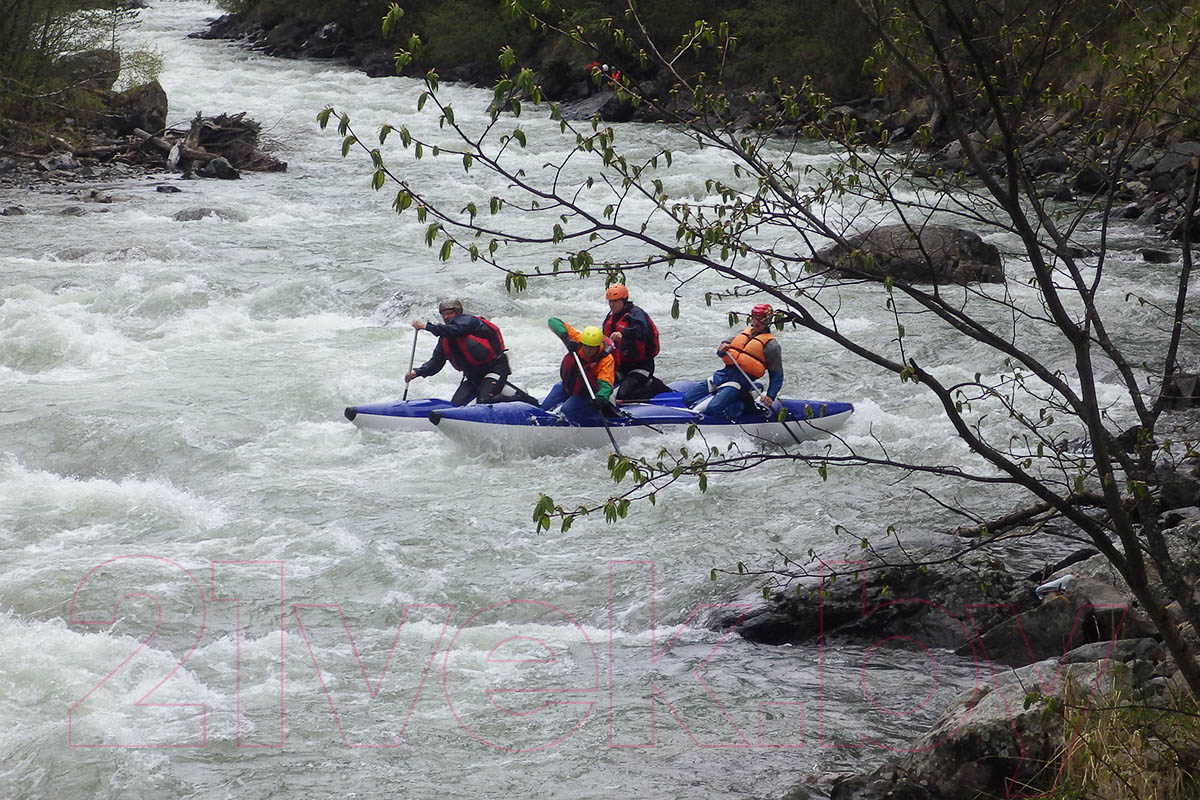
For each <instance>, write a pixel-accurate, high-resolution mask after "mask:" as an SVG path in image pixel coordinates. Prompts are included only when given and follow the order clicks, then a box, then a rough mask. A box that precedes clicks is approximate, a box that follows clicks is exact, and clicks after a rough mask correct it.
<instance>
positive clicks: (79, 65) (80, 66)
mask: <svg viewBox="0 0 1200 800" xmlns="http://www.w3.org/2000/svg"><path fill="white" fill-rule="evenodd" d="M54 71H55V72H57V73H58V74H60V75H62V76H63V77H64V78H66V79H67V80H69V81H70V82H71V83H73V84H86V85H87V86H89V87H91V88H95V89H100V90H101V91H106V92H107V91H109V90H110V89H112V87H113V84H114V83H116V82H117V78H118V77H119V76H120V74H121V54H120V53H119V52H117V51H116V50H105V49H103V48H101V49H96V50H84V51H82V52H79V53H71V54H69V55H65V56H62V57H61V58H59V59H58V60H57V61H55V62H54Z"/></svg>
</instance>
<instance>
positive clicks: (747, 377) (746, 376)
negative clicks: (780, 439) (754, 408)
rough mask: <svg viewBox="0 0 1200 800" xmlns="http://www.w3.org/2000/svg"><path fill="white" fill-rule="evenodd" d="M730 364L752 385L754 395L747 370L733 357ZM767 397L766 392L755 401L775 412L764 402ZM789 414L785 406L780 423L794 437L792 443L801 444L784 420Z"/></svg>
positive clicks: (752, 383)
mask: <svg viewBox="0 0 1200 800" xmlns="http://www.w3.org/2000/svg"><path fill="white" fill-rule="evenodd" d="M729 363H730V364H733V365H734V366H735V367H737V371H738V372H740V373H742V377H743V378H745V379H746V383H748V384H749V385H750V391H751V393H753V392H754V381H752V380H750V376H749V375H747V374H746V370H744V369H742V365H741V364H739V363H738V361H737V359H736V358H734V357H733V356H730V357H729ZM766 396H767V393H766V392H761V393H760V394H759V395H758V397H756V398H754V400H755V402H757V403H758V404H759V405H760V406H762V407H763V408H765V409H767V410H768V411H773V410H774V409H772V408H771V406H770V404H769V403H766V402H764V401H763V398H764V397H766ZM787 413H788V412H787V407H786V406H784V409H783V414H781V415H780V416H779V419H778V422H779V424H780V425H782V426H783V429H784V430H785V431H787V432H788V435H789V436H791V437H792V441H794V442H795V443H796V444H800V437H799V436H797V435H796V432H795V431H793V430H792V429H791V428H789V427H788V424H787V422H785V421H784V419H783V418H784V417H785V416H787Z"/></svg>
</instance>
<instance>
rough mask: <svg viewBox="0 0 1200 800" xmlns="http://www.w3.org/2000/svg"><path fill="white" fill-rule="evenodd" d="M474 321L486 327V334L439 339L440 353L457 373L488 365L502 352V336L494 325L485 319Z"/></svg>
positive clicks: (480, 318) (479, 318)
mask: <svg viewBox="0 0 1200 800" xmlns="http://www.w3.org/2000/svg"><path fill="white" fill-rule="evenodd" d="M476 319H478V320H479V321H480V322H482V323H483V324H484V325H485V326H486V327H487V332H486V333H483V334H482V335H480V334H478V333H472V334H468V335H467V336H443V337H441V346H442V353H443V354H444V355H445V356H446V360H447V361H449V362H450V364H451V366H453V367H454V368H455V369H457V370H458V371H459V372H463V371H465V370H467V369H470V368H471V367H482V366H483V365H484V364H490V363H491V362H493V361H495V360H496V359H497V358H499V357H500V354H501V353H503V352H504V336H503V335H501V333H500V328H499V327H498V326H497V325H496V323H494V322H492V321H491V320H489V319H487V318H485V317H476Z"/></svg>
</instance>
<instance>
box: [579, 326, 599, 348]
mask: <svg viewBox="0 0 1200 800" xmlns="http://www.w3.org/2000/svg"><path fill="white" fill-rule="evenodd" d="M579 343H580V344H582V345H585V346H587V347H599V346H600V345H602V344H604V331H602V330H600V329H599V328H597V327H596V326H595V325H589V326H587V327H586V328H584V329H583V330H582V331H581V332H580V334H579Z"/></svg>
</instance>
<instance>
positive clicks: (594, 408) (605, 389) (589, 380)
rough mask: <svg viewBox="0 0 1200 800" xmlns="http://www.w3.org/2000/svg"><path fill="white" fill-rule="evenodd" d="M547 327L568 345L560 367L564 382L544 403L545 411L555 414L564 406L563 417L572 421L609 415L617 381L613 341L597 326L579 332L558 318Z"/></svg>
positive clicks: (555, 387)
mask: <svg viewBox="0 0 1200 800" xmlns="http://www.w3.org/2000/svg"><path fill="white" fill-rule="evenodd" d="M546 324H547V325H548V326H549V328H550V330H552V331H554V333H555V335H557V336H558V338H559V339H561V340H562V342H563V344H564V345H566V348H567V354H566V355H565V356H563V360H562V363H561V364H559V367H558V374H559V377H560V378H561V380H560V381H559V382H558V383H556V384H555V385H554V388H553V389H551V390H550V394H548V395H546V399H545V400H543V401H542V410H544V411H553V410H554V409H555V408H557V407H558V406H559V405H561V406H562V413H563V416H566V417H570V418H571V419H586V418H588V417H597V416H599V415H600V414H601V413H606V414H607V413H609V412H610V411H611V410H612V393H613V384H614V382H615V381H616V366H615V364H616V362H615V360H614V359H613V349H614V346H613V343H612V341H611V340H609V339H607V338H605V336H604V331H602V330H600V329H599V328H598V327H596V326H595V325H589V326H588V327H586V328H584V329H583V330H582V331H577V330H575V329H574V328H572V327H571V326H570V325H568V324H566V323H565V322H563V321H562V320H561V319H559V318H557V317H551V318H550V319H549V320H548V321H547V323H546ZM581 365H582V367H583V374H580V366H581ZM585 380H586V383H585ZM589 389H590V391H589ZM593 397H594V399H593Z"/></svg>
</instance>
